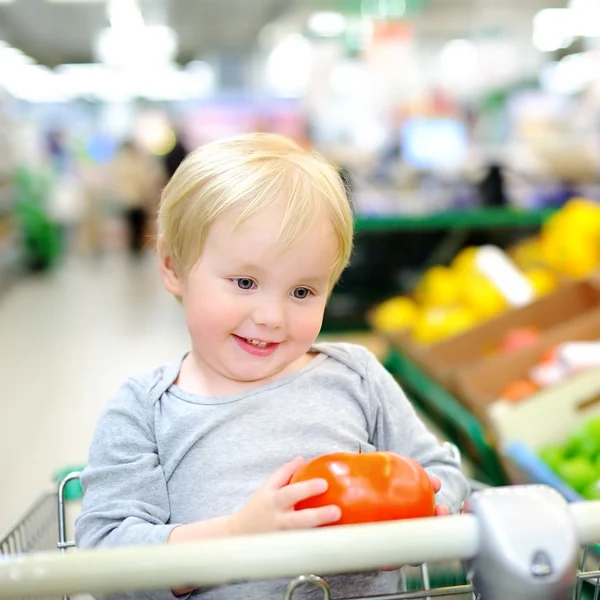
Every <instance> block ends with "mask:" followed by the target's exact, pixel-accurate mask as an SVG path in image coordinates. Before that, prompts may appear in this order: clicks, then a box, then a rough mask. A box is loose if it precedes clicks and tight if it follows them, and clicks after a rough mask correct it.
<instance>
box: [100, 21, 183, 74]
mask: <svg viewBox="0 0 600 600" xmlns="http://www.w3.org/2000/svg"><path fill="white" fill-rule="evenodd" d="M177 49H178V41H177V35H176V33H175V32H174V31H173V29H171V28H170V27H166V26H164V25H152V26H145V27H139V28H134V29H132V30H130V29H121V28H118V29H115V28H114V27H109V28H107V29H104V30H103V31H101V32H100V34H99V36H98V38H97V40H96V43H95V53H96V56H97V58H98V60H100V62H103V63H105V64H107V65H110V66H113V67H117V68H119V67H131V66H139V67H142V66H150V67H152V66H161V65H167V64H170V63H172V62H173V61H174V60H175V57H176V56H177Z"/></svg>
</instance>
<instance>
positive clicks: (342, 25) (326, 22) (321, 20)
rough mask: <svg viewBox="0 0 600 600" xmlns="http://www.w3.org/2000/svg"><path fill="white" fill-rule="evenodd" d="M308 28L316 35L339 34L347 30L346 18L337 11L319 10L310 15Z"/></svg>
mask: <svg viewBox="0 0 600 600" xmlns="http://www.w3.org/2000/svg"><path fill="white" fill-rule="evenodd" d="M308 28H309V29H310V30H311V31H312V32H313V33H314V34H315V35H322V36H327V37H328V36H338V35H341V34H342V33H344V31H345V30H346V19H345V17H344V15H342V14H341V13H337V12H317V13H314V14H312V15H311V16H310V17H309V19H308Z"/></svg>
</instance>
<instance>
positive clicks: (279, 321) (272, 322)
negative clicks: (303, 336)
mask: <svg viewBox="0 0 600 600" xmlns="http://www.w3.org/2000/svg"><path fill="white" fill-rule="evenodd" d="M252 318H253V320H254V322H255V323H256V324H257V325H263V326H265V327H269V328H271V329H277V328H278V327H281V326H282V325H283V321H284V311H283V306H282V303H281V301H280V300H279V299H277V298H268V297H264V298H263V299H261V300H260V301H258V302H257V303H256V306H255V307H254V314H253V315H252Z"/></svg>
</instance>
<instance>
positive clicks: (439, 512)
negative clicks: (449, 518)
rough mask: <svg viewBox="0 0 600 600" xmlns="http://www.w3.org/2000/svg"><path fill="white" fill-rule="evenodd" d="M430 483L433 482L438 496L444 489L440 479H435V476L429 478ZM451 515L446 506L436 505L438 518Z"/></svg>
mask: <svg viewBox="0 0 600 600" xmlns="http://www.w3.org/2000/svg"><path fill="white" fill-rule="evenodd" d="M429 481H431V485H433V491H434V492H435V493H436V494H437V493H438V492H439V491H440V490H441V489H442V482H441V481H440V478H439V477H435V476H434V475H430V476H429ZM449 514H450V509H449V508H448V507H447V506H446V505H445V504H436V505H435V516H436V517H444V516H446V515H449Z"/></svg>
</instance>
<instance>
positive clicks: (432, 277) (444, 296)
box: [415, 266, 460, 306]
mask: <svg viewBox="0 0 600 600" xmlns="http://www.w3.org/2000/svg"><path fill="white" fill-rule="evenodd" d="M459 296H460V285H459V282H458V281H457V278H456V276H455V274H454V273H453V272H452V270H451V269H449V268H448V267H442V266H437V267H431V268H430V269H428V270H427V271H425V273H424V275H423V277H422V278H421V280H420V281H419V283H418V285H417V287H416V289H415V297H416V299H417V301H418V302H419V303H420V304H424V305H426V306H449V305H451V304H454V303H456V302H457V300H458V298H459Z"/></svg>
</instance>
